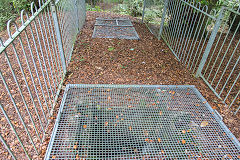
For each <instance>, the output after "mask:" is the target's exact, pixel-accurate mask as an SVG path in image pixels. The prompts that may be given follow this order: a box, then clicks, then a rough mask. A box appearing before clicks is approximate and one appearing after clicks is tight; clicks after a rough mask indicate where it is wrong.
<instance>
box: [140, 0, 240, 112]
mask: <svg viewBox="0 0 240 160" xmlns="http://www.w3.org/2000/svg"><path fill="white" fill-rule="evenodd" d="M156 5H157V6H158V7H156ZM144 8H145V16H146V12H147V10H146V8H149V9H151V8H152V9H153V8H159V9H160V10H161V11H160V12H159V15H158V16H156V18H155V20H154V19H150V20H149V19H148V18H146V17H144V19H143V20H144V22H145V23H146V24H147V26H148V27H149V29H150V30H151V32H152V33H153V34H155V35H156V37H157V38H162V39H163V40H164V41H165V42H166V44H167V45H168V47H169V48H170V49H171V51H172V53H173V54H174V55H175V56H176V58H177V59H178V60H179V61H180V62H181V63H182V64H183V65H185V66H186V67H187V68H188V69H189V70H190V71H191V72H192V73H193V74H194V75H196V76H200V77H201V78H202V79H203V80H204V82H205V83H206V84H207V85H208V86H209V88H210V89H211V90H212V91H213V92H214V93H215V94H216V95H217V97H218V98H220V99H222V100H223V102H225V103H226V104H227V105H228V107H229V108H232V109H234V112H235V114H237V112H238V111H239V109H240V101H239V99H240V83H239V82H240V79H239V75H240V72H239V67H240V64H239V59H240V51H239V48H240V47H239V40H240V28H239V25H240V12H239V11H240V9H239V8H235V9H234V8H227V7H221V8H220V9H218V10H214V9H212V8H209V7H208V6H204V5H202V4H201V3H200V2H198V3H197V2H196V1H194V0H165V1H162V3H160V2H155V1H152V3H151V4H149V2H148V0H145V7H144ZM160 19H161V20H160ZM151 21H154V22H155V24H154V23H151ZM233 106H234V107H233Z"/></svg>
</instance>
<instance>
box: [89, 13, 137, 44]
mask: <svg viewBox="0 0 240 160" xmlns="http://www.w3.org/2000/svg"><path fill="white" fill-rule="evenodd" d="M92 37H93V38H118V39H139V36H138V34H137V32H136V30H135V28H134V27H133V25H132V23H131V21H130V20H129V19H102V18H97V19H96V23H95V27H94V31H93V35H92Z"/></svg>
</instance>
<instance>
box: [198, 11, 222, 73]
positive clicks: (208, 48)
mask: <svg viewBox="0 0 240 160" xmlns="http://www.w3.org/2000/svg"><path fill="white" fill-rule="evenodd" d="M223 11H224V7H222V8H221V11H220V13H219V16H218V18H217V20H216V24H215V26H214V28H213V31H212V34H211V36H210V39H209V41H208V44H207V47H206V49H205V52H204V54H203V57H202V60H201V62H200V64H199V67H198V70H197V73H196V77H199V75H200V74H201V72H202V70H203V67H204V65H205V63H206V61H207V58H208V55H209V53H210V50H211V48H212V45H213V43H214V40H215V38H216V35H217V32H218V30H219V27H220V26H221V22H222V18H223Z"/></svg>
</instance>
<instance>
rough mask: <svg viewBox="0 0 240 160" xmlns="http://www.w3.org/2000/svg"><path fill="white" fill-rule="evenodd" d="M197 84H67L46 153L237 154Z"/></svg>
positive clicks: (63, 156)
mask: <svg viewBox="0 0 240 160" xmlns="http://www.w3.org/2000/svg"><path fill="white" fill-rule="evenodd" d="M239 155H240V144H239V142H238V141H237V140H236V138H235V137H234V136H233V135H232V134H231V132H230V131H229V130H228V129H227V127H226V126H225V125H224V123H223V122H222V121H221V118H220V117H219V116H218V114H216V113H215V111H214V110H213V109H212V108H211V107H210V106H209V104H208V103H207V102H206V100H205V99H204V98H203V97H202V95H201V94H200V92H198V90H197V89H196V88H195V87H194V86H143V85H138V86H136V85H68V86H67V88H66V91H65V94H64V98H63V101H62V104H61V107H60V111H59V114H58V117H57V121H56V124H55V127H54V131H53V134H52V137H51V140H50V143H49V147H48V151H47V154H46V157H45V158H46V159H161V158H163V159H173V158H177V159H197V158H204V159H208V158H210V159H222V158H223V159H237V157H239Z"/></svg>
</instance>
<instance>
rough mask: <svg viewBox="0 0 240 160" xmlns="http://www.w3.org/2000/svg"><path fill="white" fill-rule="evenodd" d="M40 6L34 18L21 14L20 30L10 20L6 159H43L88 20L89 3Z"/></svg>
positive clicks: (1, 69) (75, 0) (1, 120)
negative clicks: (75, 48)
mask: <svg viewBox="0 0 240 160" xmlns="http://www.w3.org/2000/svg"><path fill="white" fill-rule="evenodd" d="M39 6H40V7H39V8H37V7H36V5H35V4H34V3H32V4H31V16H29V15H28V12H25V11H22V12H21V16H20V20H19V21H20V27H18V24H17V22H14V21H12V20H10V21H9V22H8V23H7V34H8V37H7V38H6V37H4V38H5V39H7V40H5V41H3V40H2V38H0V86H1V87H0V126H1V131H0V141H1V142H2V143H0V145H3V146H4V147H0V148H1V149H0V151H1V158H3V159H10V158H11V159H32V158H36V156H37V155H39V154H40V151H41V149H40V147H41V144H42V143H43V142H44V139H45V135H46V130H47V129H48V125H49V122H50V120H51V117H52V114H53V109H54V107H55V104H56V101H57V98H58V95H59V93H60V89H61V87H62V83H63V80H64V77H65V74H66V71H67V65H68V63H69V61H70V59H71V54H72V50H73V45H74V42H75V40H76V36H77V33H78V32H79V31H80V29H81V28H82V26H83V24H84V21H85V16H86V12H85V0H59V1H56V2H55V1H54V0H46V1H40V0H39ZM10 102H11V103H10ZM16 155H17V156H16Z"/></svg>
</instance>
